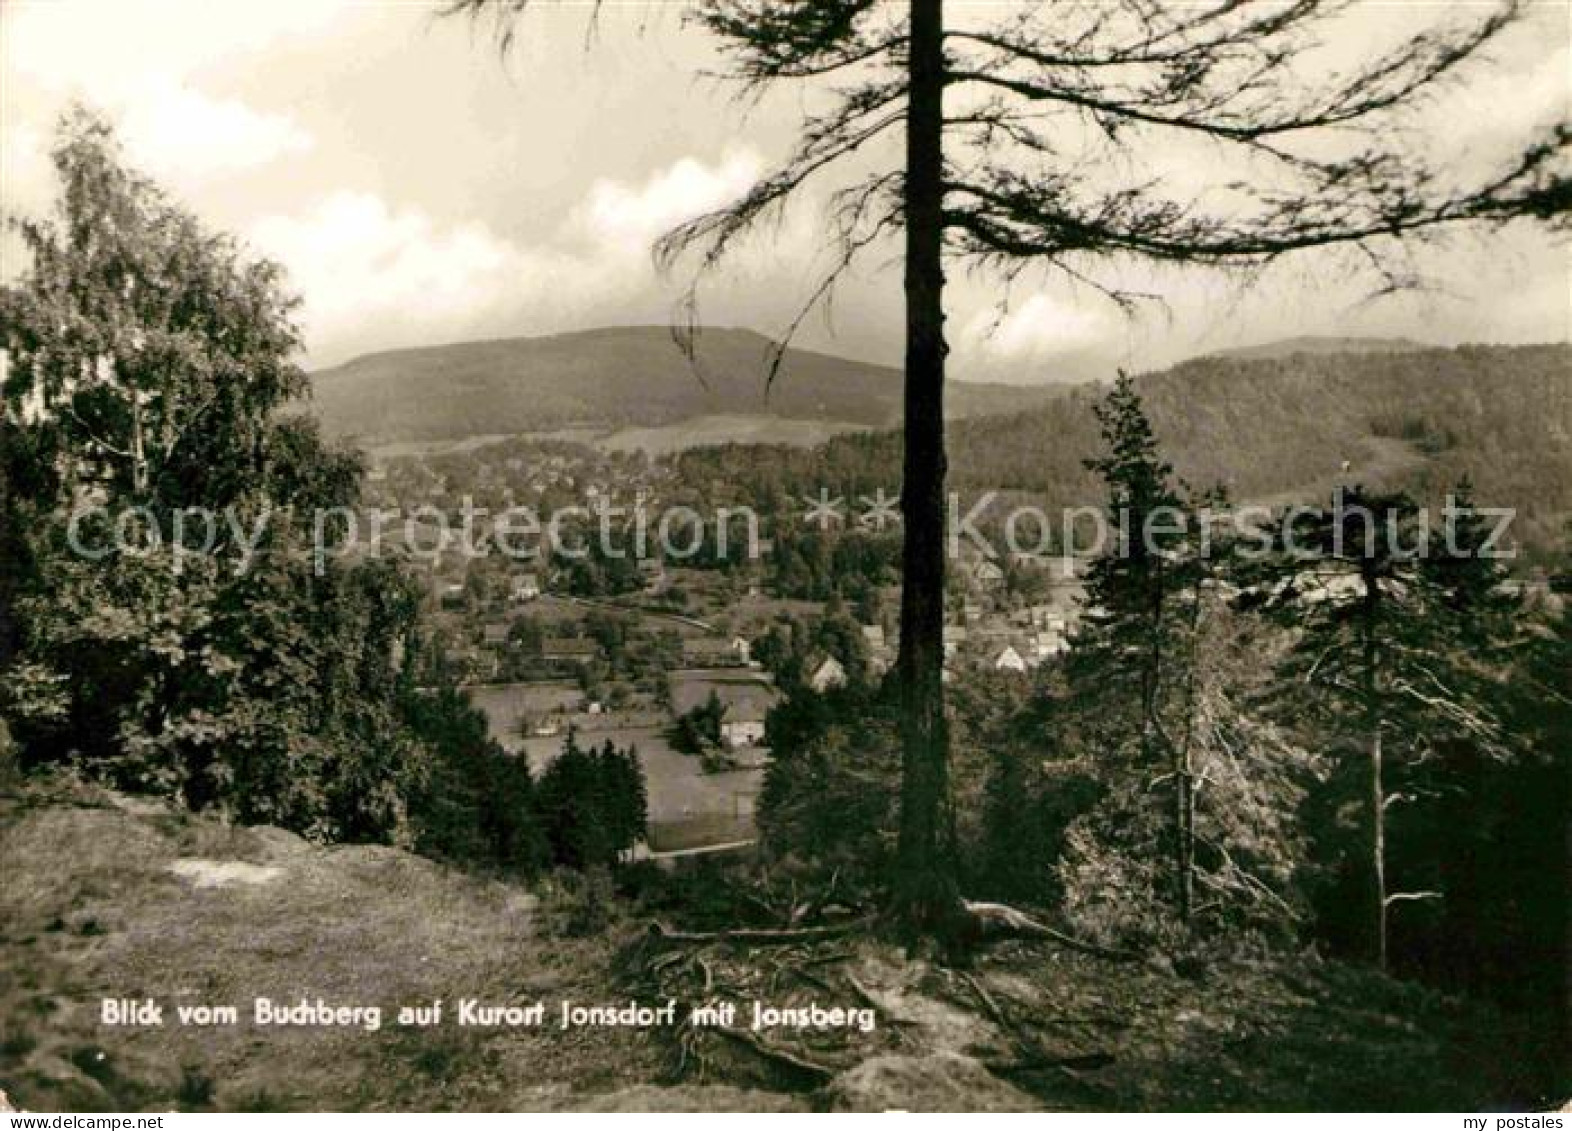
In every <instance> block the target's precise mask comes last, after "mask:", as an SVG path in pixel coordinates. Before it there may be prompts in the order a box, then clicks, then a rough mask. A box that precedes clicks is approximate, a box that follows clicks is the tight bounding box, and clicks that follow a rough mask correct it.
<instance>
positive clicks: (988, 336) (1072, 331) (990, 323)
mask: <svg viewBox="0 0 1572 1131" xmlns="http://www.w3.org/2000/svg"><path fill="white" fill-rule="evenodd" d="M1094 301H1095V300H1088V301H1084V302H1083V303H1081V304H1071V303H1067V302H1064V301H1062V300H1060V299H1058V298H1055V297H1054V296H1053V295H1051V294H1049V293H1048V292H1046V291H1039V292H1037V293H1035V294H1033V295H1031V296H1030V297H1028V298H1027V299H1026V301H1025V302H1022V303H1020V304H1019V305H1015V306H1012V307H1011V308H1010V309H1009V310H1008V311H1006V312H1004V313H1003V314H1002V315H1001V313H1000V312H999V311H998V310H982V311H979V312H978V313H977V314H976V315H975V316H974V317H973V318H972V319H971V320H970V321H969V322H968V323H967V324H966V326H965V328H964V329H963V330H962V332H961V342H962V344H963V345H964V346H966V347H969V348H970V349H972V350H975V351H976V352H977V353H979V354H981V355H983V356H985V357H989V358H990V359H993V360H1000V361H1033V360H1043V359H1049V358H1054V357H1060V356H1065V355H1070V354H1079V353H1084V352H1085V351H1087V350H1094V349H1099V348H1104V347H1108V346H1110V345H1111V344H1112V343H1113V341H1114V338H1115V335H1116V334H1118V333H1119V332H1120V330H1121V326H1120V324H1119V323H1118V321H1117V319H1116V318H1115V316H1113V315H1111V314H1109V313H1107V312H1106V311H1105V310H1103V309H1101V308H1099V307H1098V306H1096V305H1093V302H1094Z"/></svg>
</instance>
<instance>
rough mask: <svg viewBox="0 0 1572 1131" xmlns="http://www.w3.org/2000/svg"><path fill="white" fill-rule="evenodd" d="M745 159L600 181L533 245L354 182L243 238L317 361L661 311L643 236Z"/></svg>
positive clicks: (724, 182) (720, 183) (699, 203)
mask: <svg viewBox="0 0 1572 1131" xmlns="http://www.w3.org/2000/svg"><path fill="white" fill-rule="evenodd" d="M757 167H758V162H757V159H756V158H754V157H753V156H752V155H751V154H746V153H743V154H734V155H731V156H728V157H726V158H724V159H722V160H721V161H720V162H718V163H716V164H715V165H713V166H712V165H708V164H706V163H704V162H702V161H699V160H697V159H694V158H684V159H682V160H680V161H677V162H675V163H674V164H673V165H672V166H670V167H669V168H667V169H664V170H662V171H660V172H658V173H656V174H655V175H654V176H652V177H650V178H649V179H648V180H647V181H645V182H644V183H642V184H639V185H628V184H624V183H620V182H616V181H610V180H603V181H599V182H597V183H596V185H595V187H594V189H593V190H592V192H591V193H590V197H589V200H588V201H587V202H586V204H585V205H584V206H583V207H581V208H579V209H576V210H575V211H574V212H573V213H572V214H570V215H569V216H568V217H567V218H566V219H565V221H564V222H563V224H562V226H561V230H560V233H559V236H558V238H556V239H554V240H551V241H547V242H544V243H542V244H540V245H524V244H521V243H519V242H517V241H515V240H510V239H508V238H506V237H505V236H503V235H501V234H499V233H497V232H496V231H494V230H493V229H491V228H488V227H487V226H485V225H483V224H479V223H461V224H445V223H443V222H441V221H439V220H437V219H435V218H433V217H432V216H431V215H430V214H429V213H427V212H426V211H424V210H422V209H420V208H415V207H395V206H392V205H390V204H389V203H388V202H387V201H385V200H383V199H382V198H381V197H379V196H376V195H374V194H371V193H365V192H354V191H340V192H336V193H333V194H331V195H329V196H327V197H325V198H323V199H321V200H319V201H317V202H316V203H315V204H314V205H313V206H312V207H311V208H310V209H309V210H307V211H306V212H304V213H301V214H295V215H275V216H269V217H265V218H263V219H261V220H259V221H258V222H257V223H255V224H254V225H252V226H251V228H250V230H249V232H248V237H249V239H250V242H251V244H252V245H253V246H254V247H255V248H256V249H257V250H259V251H260V252H262V253H263V254H266V255H268V256H269V257H271V258H274V259H277V260H278V261H279V262H281V263H282V264H283V265H284V266H285V268H286V269H287V270H288V272H289V277H290V284H291V286H292V287H294V288H295V289H296V290H297V291H298V292H299V293H300V294H301V295H302V296H303V298H304V309H303V311H302V323H303V329H304V331H305V334H306V339H307V344H308V348H309V349H310V351H311V354H312V361H313V362H314V363H317V364H325V363H330V362H333V361H337V360H341V359H342V358H344V357H346V356H348V355H350V354H353V353H355V352H358V351H361V350H366V349H374V348H382V347H387V346H391V345H395V344H415V343H421V342H428V341H438V340H451V339H455V338H461V337H465V336H473V335H488V334H490V335H497V334H531V333H553V332H557V331H561V330H564V329H572V328H576V327H585V326H591V325H597V324H602V323H606V322H625V321H628V320H630V319H646V318H647V319H651V320H660V319H662V318H664V317H666V316H667V315H668V314H669V312H670V303H671V297H672V296H671V293H670V290H669V289H668V284H666V283H663V282H662V281H661V280H659V279H657V278H656V276H655V273H654V270H653V268H652V266H651V264H650V259H649V247H650V242H651V241H652V240H653V239H654V238H655V237H656V236H658V235H659V234H660V233H661V232H662V231H665V230H666V229H667V228H669V227H671V226H672V225H673V224H676V223H680V222H681V221H682V220H685V219H687V218H689V217H691V216H695V215H697V214H699V213H700V212H702V211H705V210H707V209H710V208H713V207H715V206H716V205H719V204H721V203H724V202H725V201H727V200H730V199H731V198H732V197H734V196H735V195H736V194H737V193H738V192H741V191H742V190H743V189H744V188H746V187H747V185H748V184H749V183H751V178H752V176H753V170H755V169H757Z"/></svg>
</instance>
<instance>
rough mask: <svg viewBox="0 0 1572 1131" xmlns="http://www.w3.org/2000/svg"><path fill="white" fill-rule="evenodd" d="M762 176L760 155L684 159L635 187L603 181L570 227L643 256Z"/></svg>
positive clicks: (748, 152)
mask: <svg viewBox="0 0 1572 1131" xmlns="http://www.w3.org/2000/svg"><path fill="white" fill-rule="evenodd" d="M762 172H763V163H762V162H761V161H760V159H759V157H758V155H757V154H755V153H753V152H752V151H751V150H738V151H734V152H732V153H730V154H728V155H727V156H725V157H724V158H722V160H721V162H720V163H719V164H718V165H715V166H710V165H706V164H704V163H703V162H702V161H698V160H695V159H693V158H691V157H688V158H683V159H682V160H681V161H678V162H676V163H675V164H674V165H672V166H671V167H670V168H668V169H665V170H662V171H661V172H658V173H656V174H655V175H654V176H652V177H650V178H649V179H648V180H647V181H645V182H644V184H643V185H640V186H638V187H636V188H635V187H630V186H628V185H627V184H624V183H623V182H621V181H614V180H608V179H604V178H603V179H601V180H597V181H596V182H595V183H594V184H592V185H591V186H590V190H589V198H588V200H587V201H586V203H585V205H584V207H583V208H582V209H580V210H579V212H578V213H577V214H576V215H575V216H574V217H573V219H572V220H571V221H570V227H572V228H575V229H577V230H579V231H582V232H584V233H585V234H587V235H588V236H589V237H590V238H591V239H593V240H595V241H597V242H600V243H604V244H610V245H615V246H617V247H623V248H637V249H639V250H640V251H644V250H647V249H648V248H649V246H650V244H651V243H652V242H654V241H655V240H656V239H658V238H659V237H660V236H661V234H662V233H664V232H668V231H670V230H671V229H672V228H674V227H676V226H677V225H678V224H681V223H682V222H683V221H685V220H691V219H693V218H695V217H697V216H701V215H703V214H704V213H706V212H710V211H713V210H714V209H716V208H719V207H721V206H722V205H725V204H729V203H730V202H732V201H733V200H736V199H737V198H738V197H740V196H741V195H742V194H743V193H744V192H746V191H747V190H748V188H749V187H751V186H752V185H753V183H754V182H755V181H757V180H758V179H759V177H760V175H761V174H762Z"/></svg>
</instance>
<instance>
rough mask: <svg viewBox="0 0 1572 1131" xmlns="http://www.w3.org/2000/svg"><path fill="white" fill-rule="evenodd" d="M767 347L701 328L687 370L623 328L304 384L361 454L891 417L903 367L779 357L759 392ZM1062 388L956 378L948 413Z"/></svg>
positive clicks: (972, 411) (408, 354)
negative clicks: (628, 430) (711, 422)
mask: <svg viewBox="0 0 1572 1131" xmlns="http://www.w3.org/2000/svg"><path fill="white" fill-rule="evenodd" d="M769 348H770V341H769V339H768V338H766V337H764V336H763V335H762V334H757V333H754V332H752V331H750V330H729V329H707V330H705V331H703V332H702V333H701V334H700V335H699V336H698V338H697V341H696V350H695V358H694V360H693V362H691V363H690V361H689V359H688V358H687V357H686V356H684V354H683V353H682V351H681V350H680V349H679V348H678V347H677V344H676V343H675V342H674V341H673V339H672V335H671V330H670V328H669V327H665V326H633V327H617V328H608V329H600V330H586V331H581V332H578V333H571V334H557V335H553V336H550V337H540V338H512V339H502V340H496V341H480V342H461V343H457V344H453V345H442V346H429V347H423V348H418V349H403V350H392V351H387V352H382V353H374V354H367V355H365V356H363V357H357V358H355V359H353V360H352V361H348V362H346V363H344V364H343V365H338V366H335V367H333V368H331V369H325V370H322V371H319V372H317V373H314V374H312V378H311V384H312V390H313V404H312V408H313V410H314V411H315V413H316V414H317V416H318V417H319V418H320V419H321V420H322V422H323V426H324V428H325V429H326V430H327V431H328V432H329V433H330V434H332V435H335V436H347V437H354V438H356V439H357V440H359V441H360V442H361V443H363V444H381V443H388V442H394V441H420V440H456V439H462V438H464V437H468V436H482V435H495V434H505V433H518V432H536V431H550V430H554V429H561V428H575V427H588V428H603V429H608V430H609V429H617V428H623V427H629V426H638V427H651V426H659V425H666V424H673V423H676V422H679V421H682V420H687V419H690V418H696V417H711V416H720V415H727V414H747V415H763V416H774V417H780V418H784V419H792V420H812V421H824V422H833V423H837V424H848V425H862V426H865V427H873V428H884V427H890V426H892V425H894V424H895V423H896V422H897V421H898V420H899V418H900V404H901V375H900V372H899V370H896V369H892V368H890V367H889V366H883V365H874V364H871V363H868V362H861V361H852V360H850V359H847V358H843V357H836V356H833V355H831V354H824V353H816V352H813V351H811V350H801V349H789V350H787V351H786V354H785V359H784V361H783V363H782V365H781V368H780V371H779V373H778V375H777V376H776V379H775V382H774V384H773V386H771V387H768V388H766V375H767V372H768V351H769ZM1061 388H1062V387H1061ZM1059 391H1060V390H1058V389H1055V388H1052V387H1048V388H1043V387H1020V386H1011V385H982V384H970V383H966V382H959V381H957V382H954V383H952V384H951V385H950V387H949V389H948V393H949V400H950V415H952V416H956V417H966V416H978V415H984V414H990V413H1011V412H1018V411H1021V410H1022V409H1025V408H1029V407H1033V406H1036V405H1040V404H1042V403H1044V402H1045V401H1047V400H1049V399H1051V398H1052V397H1054V396H1055V395H1057V394H1058V392H1059Z"/></svg>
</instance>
